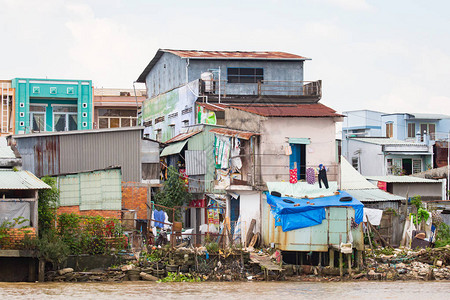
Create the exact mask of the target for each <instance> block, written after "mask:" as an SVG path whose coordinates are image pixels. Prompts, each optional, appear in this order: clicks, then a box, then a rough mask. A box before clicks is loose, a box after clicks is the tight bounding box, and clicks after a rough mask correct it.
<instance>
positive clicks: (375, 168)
mask: <svg viewBox="0 0 450 300" xmlns="http://www.w3.org/2000/svg"><path fill="white" fill-rule="evenodd" d="M356 152H359V153H360V154H355V153H356ZM342 155H343V156H344V157H345V158H346V159H347V160H348V161H349V162H350V163H352V157H359V172H360V173H361V174H362V175H364V176H381V175H386V174H385V161H384V155H383V152H382V151H381V146H380V145H375V144H370V143H365V142H361V141H356V140H353V139H349V140H348V154H347V153H342Z"/></svg>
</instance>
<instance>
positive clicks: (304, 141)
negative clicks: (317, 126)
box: [289, 138, 311, 145]
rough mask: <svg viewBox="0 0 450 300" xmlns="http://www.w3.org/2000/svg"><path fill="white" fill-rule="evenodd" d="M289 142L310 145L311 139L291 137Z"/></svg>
mask: <svg viewBox="0 0 450 300" xmlns="http://www.w3.org/2000/svg"><path fill="white" fill-rule="evenodd" d="M289 144H302V145H309V144H311V140H310V139H309V138H289Z"/></svg>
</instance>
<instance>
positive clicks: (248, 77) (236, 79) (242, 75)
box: [227, 68, 264, 83]
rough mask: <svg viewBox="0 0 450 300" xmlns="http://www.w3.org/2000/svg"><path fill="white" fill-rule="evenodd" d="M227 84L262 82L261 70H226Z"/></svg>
mask: <svg viewBox="0 0 450 300" xmlns="http://www.w3.org/2000/svg"><path fill="white" fill-rule="evenodd" d="M227 71H228V83H258V81H261V80H264V70H263V69H262V68H228V70H227Z"/></svg>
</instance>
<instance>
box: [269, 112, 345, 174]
mask: <svg viewBox="0 0 450 300" xmlns="http://www.w3.org/2000/svg"><path fill="white" fill-rule="evenodd" d="M334 137H335V119H333V118H298V117H293V118H288V117H286V118H268V119H267V120H263V121H262V122H261V137H260V154H261V156H260V159H261V173H262V174H261V175H262V180H263V182H268V181H280V180H285V181H288V180H289V156H287V155H285V152H284V148H285V147H287V146H289V138H309V139H310V144H309V145H306V166H307V167H317V166H318V165H319V164H324V165H326V166H329V167H331V166H332V165H333V164H335V163H336V143H335V140H334ZM328 175H329V180H333V179H332V178H330V175H332V172H331V171H330V172H329V174H328ZM334 180H336V179H334Z"/></svg>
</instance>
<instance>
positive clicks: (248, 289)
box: [0, 281, 450, 300]
mask: <svg viewBox="0 0 450 300" xmlns="http://www.w3.org/2000/svg"><path fill="white" fill-rule="evenodd" d="M75 298H76V299H98V300H100V299H110V300H112V299H152V300H154V299H258V300H262V299H271V300H281V299H301V298H304V299H311V300H315V299H330V298H331V299H335V300H337V299H346V300H348V299H359V300H361V299H421V298H422V299H433V300H436V299H450V282H411V281H409V282H398V281H397V282H348V283H346V282H343V283H341V282H268V283H266V282H237V283H236V282H226V283H225V282H219V283H213V282H201V283H155V282H142V281H141V282H124V283H0V299H8V300H9V299H21V300H23V299H75Z"/></svg>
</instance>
